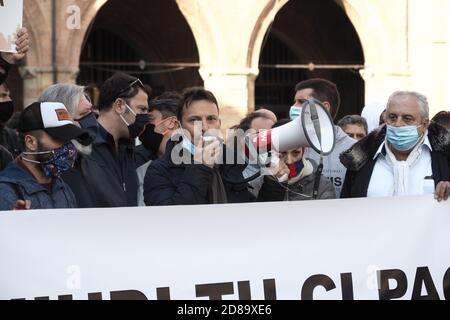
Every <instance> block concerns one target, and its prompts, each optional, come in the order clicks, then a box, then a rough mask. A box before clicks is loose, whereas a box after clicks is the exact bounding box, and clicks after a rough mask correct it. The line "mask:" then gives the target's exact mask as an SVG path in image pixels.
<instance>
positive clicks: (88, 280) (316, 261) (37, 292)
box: [0, 195, 450, 300]
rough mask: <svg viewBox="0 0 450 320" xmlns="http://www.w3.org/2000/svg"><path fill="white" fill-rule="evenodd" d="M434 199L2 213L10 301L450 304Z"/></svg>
mask: <svg viewBox="0 0 450 320" xmlns="http://www.w3.org/2000/svg"><path fill="white" fill-rule="evenodd" d="M449 230H450V202H444V203H438V202H437V201H435V200H434V199H433V196H432V195H430V196H423V197H407V198H396V199H394V198H387V199H354V200H325V201H304V202H280V203H261V204H258V203H252V204H237V205H231V204H230V205H215V206H210V205H206V206H179V207H148V208H126V209H120V208H119V209H92V210H90V209H86V210H55V211H34V212H29V213H16V212H14V213H13V212H0V299H23V298H26V299H36V298H42V297H44V298H45V299H67V298H69V299H88V298H89V299H99V298H101V299H105V300H109V299H121V298H129V297H131V298H135V299H138V298H145V299H151V300H154V299H168V298H170V299H173V300H179V299H187V300H195V299H200V300H203V299H218V298H221V299H224V300H238V299H241V300H246V299H253V300H261V299H279V300H286V299H292V300H300V299H312V298H313V299H337V300H340V299H356V300H358V299H374V300H378V299H392V300H393V299H408V300H409V299H416V298H424V297H429V298H433V299H445V298H446V299H450V232H449Z"/></svg>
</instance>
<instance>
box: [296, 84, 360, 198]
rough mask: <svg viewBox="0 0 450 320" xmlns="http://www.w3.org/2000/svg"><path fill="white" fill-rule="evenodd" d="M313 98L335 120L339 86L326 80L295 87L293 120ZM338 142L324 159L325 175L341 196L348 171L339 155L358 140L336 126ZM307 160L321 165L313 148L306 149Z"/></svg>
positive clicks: (338, 100)
mask: <svg viewBox="0 0 450 320" xmlns="http://www.w3.org/2000/svg"><path fill="white" fill-rule="evenodd" d="M311 98H315V99H317V100H319V101H320V102H321V103H322V104H323V106H324V107H325V108H326V109H327V110H328V111H329V113H330V114H331V116H332V118H333V119H335V118H336V115H337V114H338V111H339V107H340V104H341V98H340V95H339V91H338V89H337V86H336V85H335V84H334V83H332V82H330V81H328V80H325V79H310V80H306V81H302V82H300V83H298V84H297V86H296V87H295V98H294V103H295V104H294V106H293V107H292V108H291V110H290V118H291V120H293V119H295V118H297V117H298V116H300V115H301V109H302V105H303V104H304V103H305V102H306V101H307V100H308V99H311ZM335 135H336V142H335V148H334V150H333V152H332V153H331V154H329V155H328V156H325V157H323V175H324V176H325V177H326V178H328V179H329V180H330V181H331V182H332V183H333V185H334V188H335V191H336V195H337V196H338V197H339V196H340V194H341V189H342V186H343V185H344V180H345V174H346V171H347V169H346V168H345V167H344V166H343V165H342V163H341V162H340V160H339V155H340V154H341V153H342V152H344V151H346V150H348V149H349V148H350V147H351V146H352V145H353V144H354V143H355V142H356V140H354V139H352V138H350V137H349V136H348V135H347V134H346V133H345V132H344V131H342V129H341V128H340V127H339V126H335ZM305 158H307V159H311V160H313V161H314V162H316V163H320V155H319V154H318V153H317V152H315V151H314V150H313V149H312V148H306V151H305Z"/></svg>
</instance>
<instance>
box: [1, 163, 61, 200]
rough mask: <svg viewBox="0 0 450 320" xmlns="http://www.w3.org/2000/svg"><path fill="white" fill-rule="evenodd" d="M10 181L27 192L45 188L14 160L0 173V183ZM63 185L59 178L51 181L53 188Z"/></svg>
mask: <svg viewBox="0 0 450 320" xmlns="http://www.w3.org/2000/svg"><path fill="white" fill-rule="evenodd" d="M1 182H3V183H11V184H17V185H20V186H21V187H22V188H23V189H24V190H25V192H26V193H27V194H30V195H31V194H35V193H39V192H42V191H47V189H46V188H45V187H44V186H42V185H41V184H39V183H38V182H37V181H36V179H35V178H34V177H33V176H32V175H31V174H30V173H29V172H28V171H27V170H25V169H23V168H22V167H21V166H20V165H19V164H17V162H16V161H14V162H11V163H10V164H9V165H8V166H7V167H6V168H5V170H4V171H3V172H2V173H1V175H0V183H1ZM63 187H64V185H63V182H62V180H61V179H60V178H56V179H54V181H53V189H54V190H57V189H62V188H63Z"/></svg>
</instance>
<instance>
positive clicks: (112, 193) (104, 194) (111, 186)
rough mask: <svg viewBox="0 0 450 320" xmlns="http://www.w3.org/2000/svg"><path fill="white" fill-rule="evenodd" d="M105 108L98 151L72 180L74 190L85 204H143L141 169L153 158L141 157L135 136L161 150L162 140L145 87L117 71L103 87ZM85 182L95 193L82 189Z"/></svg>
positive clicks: (94, 147)
mask: <svg viewBox="0 0 450 320" xmlns="http://www.w3.org/2000/svg"><path fill="white" fill-rule="evenodd" d="M99 111H100V116H99V118H98V125H99V126H98V133H97V135H96V138H95V141H94V143H93V144H92V153H91V154H89V155H86V156H84V157H83V159H82V161H81V168H80V170H78V171H77V176H78V179H73V181H71V182H69V184H70V185H72V184H75V186H74V187H73V188H72V189H74V192H75V195H76V196H77V200H78V202H79V206H80V207H83V208H93V207H94V208H98V207H132V206H137V205H138V200H137V195H138V177H137V173H136V168H137V167H139V166H140V165H141V164H143V163H144V162H146V161H148V159H146V161H142V162H141V163H140V162H138V161H137V159H136V155H135V139H136V138H139V139H140V140H141V141H142V143H143V144H144V145H145V146H146V147H149V148H151V147H152V146H154V149H156V150H157V148H159V144H160V143H161V140H162V136H161V135H158V134H155V133H154V127H153V126H152V125H150V123H149V115H148V96H147V94H146V92H145V90H144V85H143V84H142V82H141V81H140V80H139V79H137V78H135V77H132V76H129V75H126V74H123V73H118V74H115V75H113V76H112V77H111V78H109V79H107V80H106V81H105V82H104V84H103V85H102V87H101V90H100V97H99ZM80 185H81V186H82V187H83V188H84V189H86V190H88V191H89V192H87V193H86V192H82V193H81V192H80V193H78V192H76V191H75V190H78V189H80Z"/></svg>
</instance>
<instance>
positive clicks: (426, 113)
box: [387, 91, 430, 120]
mask: <svg viewBox="0 0 450 320" xmlns="http://www.w3.org/2000/svg"><path fill="white" fill-rule="evenodd" d="M400 97H413V98H416V100H417V104H418V105H419V109H420V116H421V117H422V120H423V119H428V118H429V117H430V106H429V104H428V98H427V97H426V96H424V95H423V94H421V93H418V92H415V91H396V92H394V93H393V94H392V95H391V96H390V97H389V101H388V103H387V107H388V109H389V107H390V106H391V104H392V102H393V101H394V100H395V99H397V98H400Z"/></svg>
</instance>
